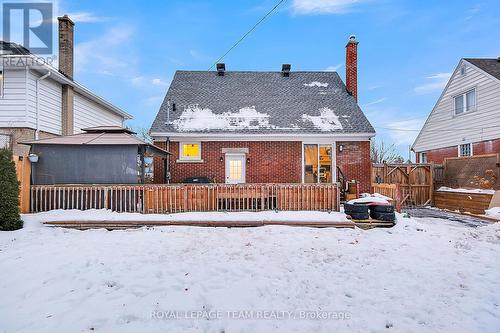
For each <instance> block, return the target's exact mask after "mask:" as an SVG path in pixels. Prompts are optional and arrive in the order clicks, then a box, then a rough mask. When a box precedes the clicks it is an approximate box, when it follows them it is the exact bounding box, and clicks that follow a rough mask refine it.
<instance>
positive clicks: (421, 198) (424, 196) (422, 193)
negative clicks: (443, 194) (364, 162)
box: [372, 163, 436, 207]
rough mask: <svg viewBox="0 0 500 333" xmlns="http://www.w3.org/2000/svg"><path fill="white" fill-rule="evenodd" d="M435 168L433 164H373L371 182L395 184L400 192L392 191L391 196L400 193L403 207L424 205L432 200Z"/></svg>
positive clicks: (394, 197)
mask: <svg viewBox="0 0 500 333" xmlns="http://www.w3.org/2000/svg"><path fill="white" fill-rule="evenodd" d="M435 168H436V165H434V164H386V163H384V164H374V165H373V167H372V183H374V185H375V184H397V185H398V188H399V189H398V191H400V194H396V193H393V196H391V197H392V198H393V199H396V196H397V195H400V200H401V202H400V205H401V206H403V207H416V206H426V205H430V204H431V203H432V200H433V192H434V169H435ZM388 188H390V189H394V191H395V190H396V187H388ZM387 194H388V193H386V194H385V195H387Z"/></svg>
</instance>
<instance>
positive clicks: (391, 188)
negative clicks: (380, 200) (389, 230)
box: [372, 183, 402, 212]
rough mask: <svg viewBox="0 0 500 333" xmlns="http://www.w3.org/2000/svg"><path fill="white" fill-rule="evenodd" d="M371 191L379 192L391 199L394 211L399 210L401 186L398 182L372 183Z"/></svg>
mask: <svg viewBox="0 0 500 333" xmlns="http://www.w3.org/2000/svg"><path fill="white" fill-rule="evenodd" d="M372 192H373V193H379V194H382V195H385V196H386V197H389V198H391V199H392V200H393V202H391V203H392V204H393V205H394V207H395V208H396V211H398V212H401V205H402V202H401V187H400V185H399V184H377V183H372Z"/></svg>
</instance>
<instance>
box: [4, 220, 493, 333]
mask: <svg viewBox="0 0 500 333" xmlns="http://www.w3.org/2000/svg"><path fill="white" fill-rule="evenodd" d="M50 214H54V213H50V212H49V213H41V214H34V215H26V216H24V220H25V225H26V226H25V228H24V229H23V230H19V231H16V232H3V233H0V332H65V333H66V332H88V331H95V332H336V331H339V332H348V331H349V332H391V331H393V332H497V331H498V328H499V327H500V265H499V264H498V263H499V262H500V224H491V225H488V226H484V227H478V228H471V227H468V226H464V225H461V224H459V223H457V222H449V221H446V220H436V219H434V220H424V219H406V218H401V216H399V223H398V224H397V225H396V226H395V227H394V228H391V229H373V230H369V231H363V230H359V229H355V230H353V229H312V228H297V227H280V226H267V227H261V228H244V229H240V228H233V229H227V228H199V227H161V228H154V229H146V228H143V229H138V230H127V231H112V232H109V231H105V230H90V231H83V232H82V231H76V230H65V229H60V228H49V227H41V226H40V225H39V221H41V220H46V219H47V217H50ZM67 218H68V219H71V216H67ZM174 311H178V312H174ZM182 311H188V312H182ZM191 311H201V312H195V313H193V312H191ZM228 311H229V312H228ZM234 311H247V312H234ZM250 311H253V312H250ZM174 315H175V316H176V319H175V318H172V317H174ZM305 315H307V316H309V319H300V318H301V317H303V316H305ZM317 316H321V317H322V318H317ZM339 316H340V317H343V318H344V319H340V320H339V319H335V318H336V317H339ZM181 317H182V318H181ZM193 317H196V318H193ZM242 317H246V319H242ZM262 317H266V318H268V319H262ZM274 317H278V318H274ZM325 317H327V319H325Z"/></svg>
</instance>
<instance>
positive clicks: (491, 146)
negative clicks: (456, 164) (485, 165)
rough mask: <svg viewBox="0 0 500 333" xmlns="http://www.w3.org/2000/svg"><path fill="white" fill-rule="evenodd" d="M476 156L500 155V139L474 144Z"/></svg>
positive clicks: (473, 151)
mask: <svg viewBox="0 0 500 333" xmlns="http://www.w3.org/2000/svg"><path fill="white" fill-rule="evenodd" d="M472 153H473V154H474V155H487V154H497V153H500V139H496V140H488V141H482V142H477V143H473V144H472Z"/></svg>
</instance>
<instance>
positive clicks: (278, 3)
mask: <svg viewBox="0 0 500 333" xmlns="http://www.w3.org/2000/svg"><path fill="white" fill-rule="evenodd" d="M285 1H286V0H279V1H278V2H277V3H276V4H275V5H274V7H273V8H271V10H270V11H269V12H267V14H266V15H264V16H263V17H262V18H261V19H260V20H259V21H258V22H257V23H255V24H254V26H253V27H252V28H251V29H250V30H248V31H247V32H246V33H245V34H244V35H243V36H241V38H240V39H238V41H237V42H236V43H234V45H233V46H231V47H230V48H229V50H227V51H226V53H224V54H223V55H222V56H221V57H220V58H219V59H217V60H216V61H215V62H214V63H213V64H212V66H210V67H209V68H208V70H211V69H212V68H214V66H215V65H216V64H217V63H218V62H219V61H221V60H222V59H224V57H225V56H227V55H228V54H229V52H231V51H232V50H233V49H234V48H235V47H236V46H238V44H240V43H241V42H242V41H243V40H244V39H245V38H246V37H247V36H248V35H250V34H251V33H252V31H254V30H255V29H256V28H257V27H258V26H259V24H261V23H262V22H264V20H265V19H267V18H268V17H269V16H270V15H271V14H272V13H273V12H274V11H275V10H276V8H278V7H279V6H280V5H281V4H282V3H283V2H285Z"/></svg>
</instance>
